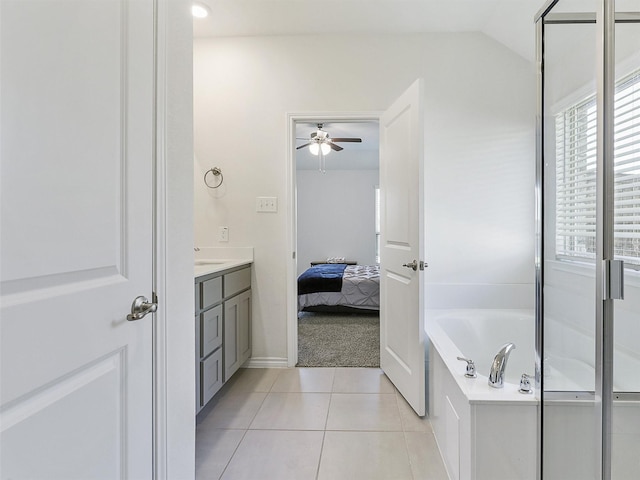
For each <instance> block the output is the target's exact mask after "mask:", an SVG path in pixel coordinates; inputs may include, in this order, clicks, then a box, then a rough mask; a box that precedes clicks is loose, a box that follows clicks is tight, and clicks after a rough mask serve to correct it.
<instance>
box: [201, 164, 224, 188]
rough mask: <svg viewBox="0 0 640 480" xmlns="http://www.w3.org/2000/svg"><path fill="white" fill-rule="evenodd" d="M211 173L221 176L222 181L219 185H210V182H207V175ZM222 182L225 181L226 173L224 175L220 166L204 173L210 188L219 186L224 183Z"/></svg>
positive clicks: (205, 180) (206, 183)
mask: <svg viewBox="0 0 640 480" xmlns="http://www.w3.org/2000/svg"><path fill="white" fill-rule="evenodd" d="M210 173H213V176H214V177H220V182H219V183H218V184H217V185H209V182H207V175H209V174H210ZM222 182H224V175H222V170H220V169H219V168H218V167H213V168H212V169H210V170H207V172H206V173H205V174H204V184H205V185H206V186H207V187H209V188H218V187H219V186H220V185H222Z"/></svg>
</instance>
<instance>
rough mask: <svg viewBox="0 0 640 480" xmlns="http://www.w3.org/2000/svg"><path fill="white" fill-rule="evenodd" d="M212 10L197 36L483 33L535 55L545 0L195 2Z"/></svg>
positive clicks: (524, 53)
mask: <svg viewBox="0 0 640 480" xmlns="http://www.w3.org/2000/svg"><path fill="white" fill-rule="evenodd" d="M197 1H198V3H202V4H204V5H206V6H208V7H209V9H210V11H211V14H210V15H209V17H207V18H205V19H195V20H194V35H195V36H196V37H211V36H256V35H305V34H331V33H418V32H483V33H485V34H486V35H488V36H489V37H492V38H493V39H495V40H497V41H498V42H500V43H502V44H504V45H505V46H507V47H508V48H510V49H511V50H513V51H515V52H516V53H518V54H519V55H521V56H523V57H525V58H527V59H528V60H531V61H533V59H534V51H535V50H534V40H535V30H534V23H533V20H534V16H535V14H536V12H538V10H539V9H540V8H541V7H542V5H543V4H544V0H197Z"/></svg>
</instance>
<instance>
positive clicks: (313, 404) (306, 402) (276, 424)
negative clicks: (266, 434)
mask: <svg viewBox="0 0 640 480" xmlns="http://www.w3.org/2000/svg"><path fill="white" fill-rule="evenodd" d="M330 398H331V394H330V393H270V394H268V395H267V397H266V398H265V400H264V402H263V404H262V407H260V410H259V411H258V413H257V415H256V417H255V419H254V420H253V422H252V423H251V427H250V428H251V429H252V430H260V429H271V430H324V428H325V425H326V422H327V413H328V411H329V400H330Z"/></svg>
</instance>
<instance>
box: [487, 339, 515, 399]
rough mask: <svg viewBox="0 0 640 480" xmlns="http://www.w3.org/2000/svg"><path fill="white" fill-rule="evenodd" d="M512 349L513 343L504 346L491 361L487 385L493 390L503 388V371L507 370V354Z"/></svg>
mask: <svg viewBox="0 0 640 480" xmlns="http://www.w3.org/2000/svg"><path fill="white" fill-rule="evenodd" d="M514 348H516V346H515V345H514V344H513V343H506V344H504V345H503V346H502V348H500V350H499V351H498V353H497V354H496V356H495V358H494V359H493V363H492V364H491V371H490V372H489V385H490V386H492V387H493V388H502V387H504V371H505V369H506V368H507V360H509V354H510V353H511V350H513V349H514Z"/></svg>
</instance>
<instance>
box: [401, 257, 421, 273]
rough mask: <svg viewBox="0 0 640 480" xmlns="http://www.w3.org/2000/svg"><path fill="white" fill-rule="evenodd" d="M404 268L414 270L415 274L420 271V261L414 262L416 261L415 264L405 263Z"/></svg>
mask: <svg viewBox="0 0 640 480" xmlns="http://www.w3.org/2000/svg"><path fill="white" fill-rule="evenodd" d="M402 266H403V267H407V268H410V269H412V270H413V271H414V272H415V271H416V270H418V261H417V260H414V261H413V262H411V263H403V264H402Z"/></svg>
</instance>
